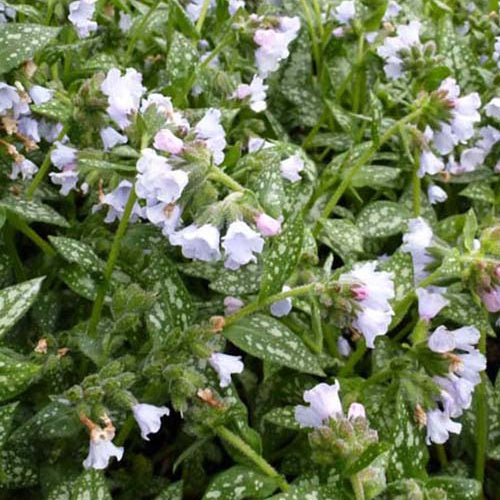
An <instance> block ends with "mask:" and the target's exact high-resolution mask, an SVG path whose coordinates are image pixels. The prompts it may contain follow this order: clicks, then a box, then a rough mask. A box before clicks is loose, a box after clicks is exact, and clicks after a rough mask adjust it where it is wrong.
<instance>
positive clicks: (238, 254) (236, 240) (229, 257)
mask: <svg viewBox="0 0 500 500" xmlns="http://www.w3.org/2000/svg"><path fill="white" fill-rule="evenodd" d="M222 248H224V250H225V252H226V261H225V262H224V266H225V267H227V268H228V269H232V270H233V271H234V270H236V269H239V267H240V266H244V265H245V264H248V263H249V262H256V261H257V258H256V257H255V255H253V253H254V252H255V253H261V252H262V249H263V248H264V240H263V239H262V237H261V236H260V235H259V234H258V233H256V232H255V231H254V230H253V229H251V228H250V227H249V226H248V225H247V224H246V223H245V222H243V221H236V222H232V223H231V224H230V225H229V228H228V230H227V233H226V235H225V236H224V238H223V239H222Z"/></svg>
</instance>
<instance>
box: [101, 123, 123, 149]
mask: <svg viewBox="0 0 500 500" xmlns="http://www.w3.org/2000/svg"><path fill="white" fill-rule="evenodd" d="M99 135H100V136H101V140H102V143H103V145H104V150H105V151H109V150H110V149H113V148H114V147H115V146H116V145H117V144H126V143H127V141H128V137H127V136H126V135H123V134H120V133H119V132H117V131H116V130H115V129H114V128H113V127H105V128H103V129H101V131H100V132H99Z"/></svg>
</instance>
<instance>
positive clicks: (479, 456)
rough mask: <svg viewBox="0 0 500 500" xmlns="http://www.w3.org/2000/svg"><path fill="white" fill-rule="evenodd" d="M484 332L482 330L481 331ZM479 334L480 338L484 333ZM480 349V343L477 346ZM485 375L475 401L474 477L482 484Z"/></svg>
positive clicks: (486, 426)
mask: <svg viewBox="0 0 500 500" xmlns="http://www.w3.org/2000/svg"><path fill="white" fill-rule="evenodd" d="M483 331H484V329H483ZM483 331H482V332H481V337H483V335H484V333H483ZM479 348H480V350H481V352H483V351H482V349H481V342H480V344H479ZM485 378H486V376H485V374H484V372H483V373H481V383H480V384H479V386H478V387H477V389H476V391H477V395H476V397H477V399H476V405H477V406H476V408H477V410H476V415H477V420H476V464H475V476H476V479H477V480H478V481H479V482H480V483H481V484H483V481H484V468H485V465H486V444H487V442H488V413H487V412H488V402H487V401H486V391H485V387H484V384H485Z"/></svg>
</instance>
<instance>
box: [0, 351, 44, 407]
mask: <svg viewBox="0 0 500 500" xmlns="http://www.w3.org/2000/svg"><path fill="white" fill-rule="evenodd" d="M39 371H40V366H38V365H35V364H33V363H28V362H27V361H24V360H22V358H19V359H18V358H14V357H12V356H11V355H9V354H6V353H5V352H0V402H1V401H7V400H8V399H11V398H13V397H14V396H17V395H18V394H20V393H21V392H23V391H24V390H25V389H26V388H27V387H28V386H29V385H30V384H31V382H33V380H34V378H35V376H36V375H37V374H38V372H39Z"/></svg>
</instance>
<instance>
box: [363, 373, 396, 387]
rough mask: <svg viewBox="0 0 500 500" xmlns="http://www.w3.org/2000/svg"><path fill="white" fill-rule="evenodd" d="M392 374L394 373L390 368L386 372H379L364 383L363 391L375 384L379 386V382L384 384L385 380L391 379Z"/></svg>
mask: <svg viewBox="0 0 500 500" xmlns="http://www.w3.org/2000/svg"><path fill="white" fill-rule="evenodd" d="M392 374H393V372H392V370H391V369H390V368H386V369H384V370H379V371H378V372H376V373H374V374H373V375H372V376H371V377H368V378H367V379H366V380H365V381H364V382H363V384H362V386H361V389H362V390H365V389H366V388H367V387H369V386H371V385H373V384H378V383H379V382H382V380H385V379H387V378H389V377H391V376H392Z"/></svg>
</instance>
